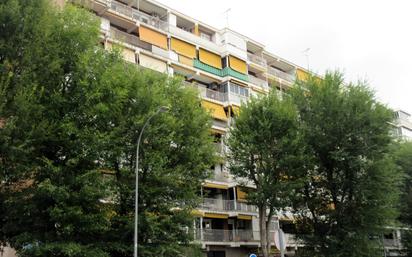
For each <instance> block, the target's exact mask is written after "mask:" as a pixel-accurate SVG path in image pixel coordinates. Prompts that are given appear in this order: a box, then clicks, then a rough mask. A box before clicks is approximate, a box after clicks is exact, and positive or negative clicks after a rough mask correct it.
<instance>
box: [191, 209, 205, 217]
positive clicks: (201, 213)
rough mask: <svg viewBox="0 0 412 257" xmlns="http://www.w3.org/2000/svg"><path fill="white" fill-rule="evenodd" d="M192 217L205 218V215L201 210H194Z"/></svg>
mask: <svg viewBox="0 0 412 257" xmlns="http://www.w3.org/2000/svg"><path fill="white" fill-rule="evenodd" d="M191 213H192V215H193V216H196V217H203V215H204V213H203V212H202V211H199V210H192V212H191Z"/></svg>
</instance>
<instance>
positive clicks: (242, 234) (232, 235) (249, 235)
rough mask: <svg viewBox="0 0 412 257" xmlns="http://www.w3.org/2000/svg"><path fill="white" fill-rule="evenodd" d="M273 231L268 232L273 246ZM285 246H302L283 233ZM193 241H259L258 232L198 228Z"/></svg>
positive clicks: (293, 238)
mask: <svg viewBox="0 0 412 257" xmlns="http://www.w3.org/2000/svg"><path fill="white" fill-rule="evenodd" d="M274 234H275V232H274V231H270V232H269V240H270V242H271V244H274ZM285 237H286V245H287V246H296V245H301V244H303V242H302V241H300V240H297V239H296V238H295V235H294V234H288V233H285ZM195 239H196V240H202V241H204V242H228V243H230V242H245V243H246V242H256V243H259V241H260V233H259V231H255V230H251V229H233V230H225V229H203V230H202V231H201V230H200V229H199V228H198V229H196V231H195Z"/></svg>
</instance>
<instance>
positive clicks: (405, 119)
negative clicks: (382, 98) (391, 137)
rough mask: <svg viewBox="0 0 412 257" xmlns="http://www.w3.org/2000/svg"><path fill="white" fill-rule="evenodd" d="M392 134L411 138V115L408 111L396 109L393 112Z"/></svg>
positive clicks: (406, 138)
mask: <svg viewBox="0 0 412 257" xmlns="http://www.w3.org/2000/svg"><path fill="white" fill-rule="evenodd" d="M394 116H395V117H394V123H393V126H394V134H395V135H396V136H398V137H400V138H402V139H404V140H409V141H410V140H412V117H411V115H410V114H409V113H407V112H405V111H402V110H397V111H395V112H394Z"/></svg>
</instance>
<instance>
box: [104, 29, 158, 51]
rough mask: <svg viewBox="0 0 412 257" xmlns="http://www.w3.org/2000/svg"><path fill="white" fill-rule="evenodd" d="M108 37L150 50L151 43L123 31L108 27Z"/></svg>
mask: <svg viewBox="0 0 412 257" xmlns="http://www.w3.org/2000/svg"><path fill="white" fill-rule="evenodd" d="M110 37H111V38H112V39H115V40H117V41H120V42H124V43H127V44H129V45H132V46H136V47H139V48H142V49H145V50H147V51H150V52H151V51H152V45H151V44H149V43H146V42H143V41H141V40H140V39H139V38H138V37H137V36H134V35H132V34H129V33H126V32H124V31H121V30H118V29H115V28H113V27H112V28H110Z"/></svg>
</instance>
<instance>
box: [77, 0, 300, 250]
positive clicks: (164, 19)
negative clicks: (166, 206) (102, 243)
mask: <svg viewBox="0 0 412 257" xmlns="http://www.w3.org/2000/svg"><path fill="white" fill-rule="evenodd" d="M72 2H75V3H76V4H80V5H82V6H84V7H86V8H88V9H89V10H91V11H92V12H94V13H95V14H96V15H98V16H99V17H100V18H101V38H102V44H103V45H104V47H105V48H106V49H108V50H110V49H111V48H112V47H113V46H114V45H115V44H117V45H121V46H122V50H121V51H122V52H121V53H122V55H123V57H124V59H125V60H127V61H128V62H130V63H134V64H136V65H139V66H141V67H145V68H149V69H152V70H156V71H158V72H162V73H166V74H168V75H170V76H174V75H180V76H182V77H184V78H185V82H186V85H187V86H188V87H194V88H196V89H197V90H198V91H199V95H200V97H201V98H202V106H203V107H204V108H205V109H207V110H209V111H210V112H211V113H212V116H213V118H214V120H213V126H212V132H211V133H212V134H213V135H214V138H215V145H216V152H217V154H220V155H222V157H223V156H224V152H225V146H224V144H223V139H224V138H225V136H226V132H227V130H228V128H229V126H230V124H231V122H232V121H233V117H235V116H236V115H237V113H238V111H239V107H240V106H241V104H242V103H244V102H246V101H247V100H248V98H249V97H251V96H254V95H259V94H266V93H267V92H269V90H277V92H279V94H282V92H284V91H285V90H287V89H288V88H289V87H291V86H292V84H293V82H294V80H295V78H296V77H297V78H299V79H304V78H305V77H306V76H308V73H307V71H305V70H304V69H303V68H301V67H298V66H297V65H294V64H292V63H290V62H288V61H286V60H284V59H282V58H280V57H278V56H277V55H275V54H273V53H270V52H268V51H267V50H266V49H265V46H264V45H262V44H261V43H259V42H256V41H255V40H253V39H250V38H248V37H246V36H244V35H242V34H240V33H237V32H235V31H233V30H230V29H228V28H224V29H216V28H214V27H212V26H209V25H207V24H205V23H203V22H200V21H198V20H196V19H194V18H191V17H188V16H186V15H184V14H182V13H180V12H178V11H176V10H173V9H171V8H169V7H167V6H164V5H163V4H161V3H158V2H155V1H152V0H119V1H118V0H73V1H72ZM211 168H212V170H213V176H212V177H211V178H210V179H208V180H206V181H205V182H204V183H203V186H202V188H201V195H202V198H203V203H202V204H201V205H200V206H199V208H198V209H197V210H196V211H195V212H194V213H193V215H195V216H196V220H195V224H194V228H195V231H196V232H195V239H196V240H197V241H198V242H199V243H200V244H201V245H202V248H203V249H204V252H205V256H208V257H231V256H244V257H246V256H249V255H250V254H251V253H258V247H259V240H260V238H259V225H258V212H257V209H256V207H255V206H252V205H249V204H248V203H247V202H246V201H245V198H246V193H245V191H246V190H245V189H244V188H242V187H241V186H239V184H238V183H237V181H235V180H234V179H233V177H232V176H231V175H230V173H229V172H228V170H227V166H226V164H225V161H224V159H223V158H222V162H221V163H219V164H217V165H215V166H214V167H211ZM250 187H253V185H250ZM292 222H293V215H292V214H291V213H290V212H283V213H278V216H277V218H276V219H275V221H274V223H273V226H272V232H271V233H274V229H275V228H276V227H278V226H279V224H280V225H281V226H282V228H283V229H284V230H285V231H286V232H293V226H292V225H291V224H292ZM286 237H287V253H288V256H293V252H294V251H295V249H296V248H297V247H298V246H299V244H298V243H297V242H296V240H294V237H293V234H291V233H286ZM271 238H273V236H272V237H271ZM273 251H274V252H276V250H275V248H274V247H273Z"/></svg>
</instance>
